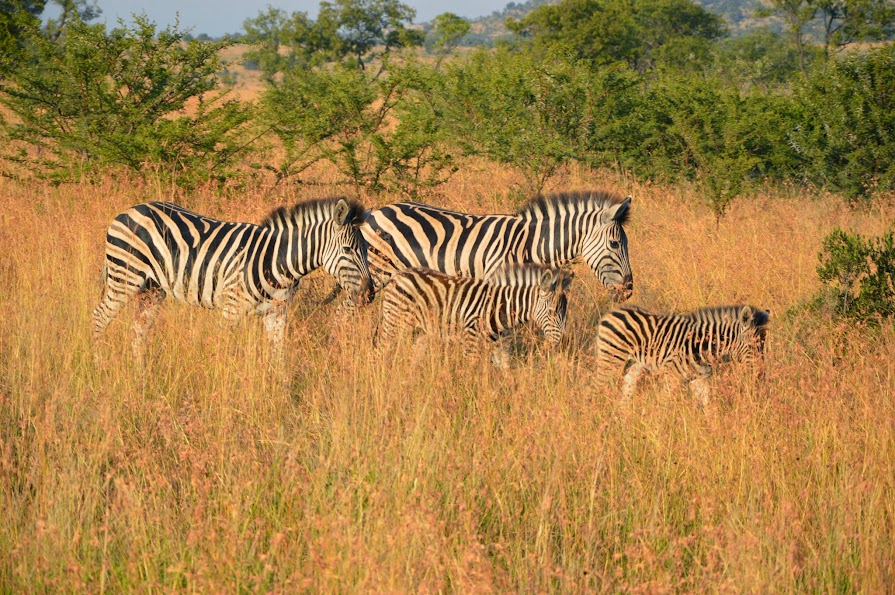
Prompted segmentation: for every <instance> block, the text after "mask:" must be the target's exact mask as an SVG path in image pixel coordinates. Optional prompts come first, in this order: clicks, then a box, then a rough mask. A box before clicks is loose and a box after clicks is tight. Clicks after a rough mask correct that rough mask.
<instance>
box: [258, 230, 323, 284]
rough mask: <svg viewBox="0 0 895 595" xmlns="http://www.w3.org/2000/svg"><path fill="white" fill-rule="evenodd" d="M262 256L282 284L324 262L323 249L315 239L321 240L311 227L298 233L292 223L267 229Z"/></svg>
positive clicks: (295, 279) (290, 281) (298, 277)
mask: <svg viewBox="0 0 895 595" xmlns="http://www.w3.org/2000/svg"><path fill="white" fill-rule="evenodd" d="M266 232H267V234H266V236H267V237H266V238H265V243H264V244H263V245H264V246H265V247H264V249H263V253H264V257H263V260H264V262H265V263H266V265H267V266H266V267H265V268H266V269H267V270H268V271H270V274H271V275H272V276H273V278H274V279H275V280H277V281H279V282H281V283H284V284H291V283H292V282H294V281H297V280H298V279H301V278H302V277H304V276H305V275H307V274H308V273H310V272H312V271H313V270H314V269H316V268H318V267H320V266H321V265H322V264H323V258H322V250H319V249H315V245H314V241H315V240H317V241H322V238H319V237H317V236H318V234H315V233H312V232H311V231H310V230H302V231H301V233H300V232H299V230H298V229H296V228H295V227H294V226H288V227H282V228H276V229H269V230H266Z"/></svg>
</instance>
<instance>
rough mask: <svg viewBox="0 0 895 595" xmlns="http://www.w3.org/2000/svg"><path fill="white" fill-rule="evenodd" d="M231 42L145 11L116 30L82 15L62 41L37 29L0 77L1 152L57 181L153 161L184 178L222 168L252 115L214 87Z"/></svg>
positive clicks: (185, 181) (189, 180) (187, 181)
mask: <svg viewBox="0 0 895 595" xmlns="http://www.w3.org/2000/svg"><path fill="white" fill-rule="evenodd" d="M227 43H228V42H218V43H203V42H199V41H190V42H187V41H185V39H184V33H183V32H181V31H179V30H177V29H176V28H172V27H168V28H166V29H163V30H161V31H157V30H156V28H155V25H154V24H153V23H151V22H149V21H148V19H147V18H146V17H145V16H136V17H135V24H134V25H133V27H131V28H117V29H113V30H111V31H107V30H106V28H105V26H104V25H89V24H86V23H84V22H83V21H81V20H79V19H77V18H76V19H75V20H74V21H72V22H70V23H69V25H68V26H67V27H66V29H65V35H63V36H62V37H60V38H58V39H57V40H56V41H54V40H53V39H52V38H51V37H49V36H47V35H43V34H41V33H40V32H39V31H34V32H33V34H32V36H31V37H30V38H29V40H28V43H27V46H26V47H27V51H28V54H27V58H28V59H27V60H25V61H24V62H23V63H22V64H21V65H20V66H19V68H16V69H15V70H13V71H12V72H11V73H10V74H9V78H8V80H5V81H2V82H0V101H2V104H3V105H4V106H5V108H6V109H7V110H8V111H9V113H10V114H12V115H13V116H14V117H13V118H10V119H9V120H7V121H6V122H5V127H4V131H3V132H4V136H5V137H6V138H5V140H6V141H7V142H6V143H5V154H4V155H3V158H4V159H5V161H6V163H7V164H13V167H14V170H15V171H17V172H20V171H21V170H22V169H23V168H24V169H26V170H30V171H31V172H33V173H34V174H36V175H37V176H39V177H45V178H50V179H53V180H58V181H64V180H67V179H70V178H71V177H72V176H73V175H77V173H78V172H81V171H85V170H86V171H92V170H98V169H105V168H109V167H125V168H128V169H130V170H132V171H135V172H138V173H142V172H144V171H146V170H147V169H156V170H159V171H161V172H162V173H163V174H164V175H166V176H170V177H171V178H172V179H173V180H174V181H175V182H177V183H179V184H181V185H184V186H190V185H193V184H195V183H199V182H202V181H204V180H207V179H209V178H210V177H214V176H218V175H223V174H224V173H226V167H227V166H228V165H229V164H230V163H231V162H232V160H233V159H234V158H235V157H236V156H237V155H238V154H240V152H241V151H243V150H244V149H245V145H244V144H243V142H242V141H241V139H240V137H239V135H238V131H239V130H240V128H241V127H242V125H243V124H244V123H245V122H247V120H248V119H249V115H250V114H249V113H248V111H247V108H246V107H245V106H243V105H241V104H239V103H238V102H236V101H226V100H225V97H224V95H223V94H220V93H217V94H215V93H212V92H213V91H214V89H215V86H216V78H215V73H216V72H217V71H218V70H219V68H220V66H219V58H218V54H219V52H220V50H221V49H222V48H223V47H225V46H226V45H227ZM188 102H191V103H192V105H193V106H194V108H193V109H192V110H191V113H190V114H186V113H185V108H186V106H187V103H188ZM7 173H10V172H9V171H7Z"/></svg>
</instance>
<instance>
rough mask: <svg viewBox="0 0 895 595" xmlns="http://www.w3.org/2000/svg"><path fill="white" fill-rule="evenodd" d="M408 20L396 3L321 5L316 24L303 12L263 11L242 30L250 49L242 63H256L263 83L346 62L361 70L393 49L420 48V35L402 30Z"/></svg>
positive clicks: (358, 0) (361, 0)
mask: <svg viewBox="0 0 895 595" xmlns="http://www.w3.org/2000/svg"><path fill="white" fill-rule="evenodd" d="M414 15H415V12H414V10H413V9H412V8H410V7H409V6H407V5H405V4H401V3H400V2H398V0H335V2H334V3H333V2H328V1H324V2H321V3H320V11H319V14H318V15H317V20H316V21H315V20H313V19H311V18H309V17H308V15H307V13H304V12H293V13H292V14H291V15H287V14H286V13H285V12H284V11H282V10H280V9H276V8H268V9H267V11H265V12H262V13H260V14H259V15H258V17H256V18H254V19H247V20H246V21H245V22H244V24H243V27H244V28H245V30H246V40H247V41H248V42H249V43H252V44H255V48H254V49H253V50H252V51H251V52H249V53H247V55H246V59H247V60H251V61H255V62H258V64H259V66H260V67H261V68H262V70H264V72H265V73H266V75H267V79H268V80H269V81H272V80H273V77H274V75H275V74H277V73H282V72H285V71H286V70H288V69H290V68H304V69H306V68H312V67H314V66H319V65H320V64H323V63H325V62H340V61H346V62H347V63H349V64H351V65H352V66H353V67H356V68H359V69H360V70H363V69H364V68H365V64H367V63H369V62H371V61H373V60H376V59H379V58H381V57H382V56H385V55H388V54H389V53H390V52H391V51H392V50H394V49H396V48H401V47H412V46H417V45H420V44H421V43H422V40H423V33H422V31H418V30H415V29H409V28H407V26H406V25H408V24H409V23H410V22H411V20H412V19H413V17H414Z"/></svg>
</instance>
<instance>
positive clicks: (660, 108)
mask: <svg viewBox="0 0 895 595" xmlns="http://www.w3.org/2000/svg"><path fill="white" fill-rule="evenodd" d="M647 101H648V103H649V104H650V105H651V106H652V109H653V110H654V114H655V119H654V128H653V130H654V131H655V135H654V136H653V138H652V142H653V144H654V146H656V148H658V149H660V152H661V153H662V154H663V155H662V156H663V158H664V161H665V167H666V168H667V170H666V171H669V172H671V173H673V174H677V175H683V176H685V177H687V178H689V179H693V180H695V181H696V183H697V185H698V187H699V188H700V190H701V191H702V193H703V194H704V196H705V199H706V201H707V202H708V204H709V206H710V207H711V208H712V210H713V212H714V213H715V216H716V217H717V218H718V219H720V218H721V217H722V216H723V215H724V213H725V212H726V211H727V209H728V208H729V206H730V204H731V202H732V201H733V199H734V198H736V197H737V196H738V195H739V194H741V193H742V192H743V190H744V187H745V185H746V182H747V176H748V175H749V173H750V172H751V171H753V169H754V168H755V167H756V166H757V165H758V163H759V159H758V158H757V157H756V155H755V154H753V152H752V151H750V149H749V142H750V140H751V139H752V137H753V135H754V133H755V131H754V129H753V128H752V127H751V126H749V125H748V124H749V123H748V120H747V119H746V118H745V117H744V114H745V112H746V110H747V108H746V101H745V100H744V99H743V98H742V97H741V96H740V94H739V93H738V92H737V91H736V90H731V89H729V88H726V87H724V86H723V85H721V84H719V82H718V81H717V80H714V79H706V78H703V77H696V76H693V77H676V78H665V79H662V80H661V81H660V82H659V83H658V84H657V85H656V86H655V87H654V88H652V89H650V90H649V99H648V100H647Z"/></svg>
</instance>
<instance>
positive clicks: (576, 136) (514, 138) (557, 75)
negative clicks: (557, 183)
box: [440, 48, 636, 192]
mask: <svg viewBox="0 0 895 595" xmlns="http://www.w3.org/2000/svg"><path fill="white" fill-rule="evenodd" d="M446 78H447V81H446V91H445V93H444V95H443V96H442V97H441V98H440V100H441V101H443V102H444V110H443V111H444V114H445V117H446V118H447V125H449V126H450V127H451V132H452V136H453V138H454V142H456V143H457V144H458V145H459V146H460V147H461V148H462V149H463V151H464V153H466V154H468V155H482V156H485V157H487V158H489V159H492V160H494V161H496V162H498V163H505V164H508V165H512V166H514V167H516V168H517V169H518V170H519V171H520V172H521V173H522V175H523V176H524V177H525V186H526V188H525V189H526V191H528V192H540V191H541V190H542V189H543V188H544V185H545V184H546V182H547V180H548V179H549V178H550V176H552V175H553V173H554V172H555V171H556V169H557V168H558V167H560V166H561V165H563V164H564V163H568V162H570V161H588V162H598V163H600V164H604V163H605V162H606V161H610V162H611V161H612V160H613V159H614V158H615V157H616V156H617V151H618V149H619V144H620V143H622V142H624V141H623V140H622V139H620V138H619V137H620V136H621V135H623V127H622V126H620V125H619V121H620V120H624V116H625V115H626V112H625V110H626V103H625V98H626V96H627V91H628V89H630V88H631V87H632V86H633V85H635V84H636V76H635V75H634V73H632V72H631V71H630V70H629V69H627V68H625V67H623V66H622V67H609V68H607V69H605V70H600V71H599V72H597V73H594V72H593V71H592V70H591V69H590V68H589V67H588V66H587V65H586V64H584V63H581V62H571V61H569V60H567V59H565V58H560V57H554V56H548V57H546V58H544V59H539V58H538V57H536V56H533V55H532V54H531V53H529V52H516V51H512V50H511V49H507V48H501V49H498V50H497V52H496V53H493V52H488V51H484V50H482V51H478V52H476V53H474V54H472V56H470V57H469V59H467V60H463V61H458V62H454V63H451V64H450V65H449V67H448V68H447V73H446Z"/></svg>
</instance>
